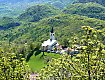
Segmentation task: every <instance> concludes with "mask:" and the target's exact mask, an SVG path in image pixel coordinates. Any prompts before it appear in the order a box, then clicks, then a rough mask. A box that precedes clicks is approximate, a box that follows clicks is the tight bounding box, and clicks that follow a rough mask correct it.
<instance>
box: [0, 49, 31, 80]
mask: <svg viewBox="0 0 105 80" xmlns="http://www.w3.org/2000/svg"><path fill="white" fill-rule="evenodd" d="M29 73H30V70H29V66H28V65H27V63H26V62H25V59H24V58H21V59H17V57H16V55H15V53H6V52H5V53H4V51H3V50H2V49H0V80H29Z"/></svg>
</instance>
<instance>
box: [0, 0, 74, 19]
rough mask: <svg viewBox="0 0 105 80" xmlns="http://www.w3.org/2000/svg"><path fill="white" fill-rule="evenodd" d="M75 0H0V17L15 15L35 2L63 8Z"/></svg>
mask: <svg viewBox="0 0 105 80" xmlns="http://www.w3.org/2000/svg"><path fill="white" fill-rule="evenodd" d="M74 1H75V0H0V18H1V17H5V16H6V17H15V18H16V17H17V16H19V15H20V14H21V13H23V12H24V10H26V9H27V8H29V7H31V6H34V5H36V4H46V3H48V4H51V5H54V6H56V7H57V8H60V9H62V8H64V7H65V6H66V5H67V4H69V3H73V2H74Z"/></svg>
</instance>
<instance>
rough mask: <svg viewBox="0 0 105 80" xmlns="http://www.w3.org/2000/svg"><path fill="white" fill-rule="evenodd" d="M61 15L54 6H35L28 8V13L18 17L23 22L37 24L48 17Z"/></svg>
mask: <svg viewBox="0 0 105 80" xmlns="http://www.w3.org/2000/svg"><path fill="white" fill-rule="evenodd" d="M59 13H61V11H60V10H59V9H57V8H54V6H51V5H48V4H47V5H45V4H44V5H43V4H42V5H35V6H33V7H30V8H28V9H27V10H26V12H24V13H23V14H21V15H20V16H19V17H18V19H19V20H22V21H29V22H35V21H39V20H41V19H43V18H46V17H51V16H54V15H57V14H59Z"/></svg>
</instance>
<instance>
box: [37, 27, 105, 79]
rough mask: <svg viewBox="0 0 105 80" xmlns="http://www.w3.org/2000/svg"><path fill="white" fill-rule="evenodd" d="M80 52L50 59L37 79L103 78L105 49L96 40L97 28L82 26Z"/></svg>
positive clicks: (104, 72) (104, 77)
mask: <svg viewBox="0 0 105 80" xmlns="http://www.w3.org/2000/svg"><path fill="white" fill-rule="evenodd" d="M82 29H83V30H84V34H83V36H82V39H81V40H80V44H79V45H81V50H80V53H79V54H77V55H75V56H73V57H72V58H71V57H70V55H63V56H62V57H61V58H59V59H52V60H51V62H49V64H48V65H47V66H46V67H45V68H44V69H42V70H41V72H40V73H39V77H38V79H39V80H104V79H105V76H104V74H105V60H104V59H105V50H104V45H103V44H102V42H101V41H99V40H98V36H97V35H98V34H99V33H100V31H99V30H95V29H93V28H91V27H89V26H83V27H82Z"/></svg>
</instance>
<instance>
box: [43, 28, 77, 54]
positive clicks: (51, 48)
mask: <svg viewBox="0 0 105 80" xmlns="http://www.w3.org/2000/svg"><path fill="white" fill-rule="evenodd" d="M54 35H55V34H54V29H53V27H52V28H51V30H50V39H48V40H47V41H44V42H43V43H42V51H46V52H54V53H60V54H62V53H68V54H73V53H74V52H76V53H78V50H74V49H71V48H62V45H60V44H59V43H58V41H57V40H55V36H54Z"/></svg>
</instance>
